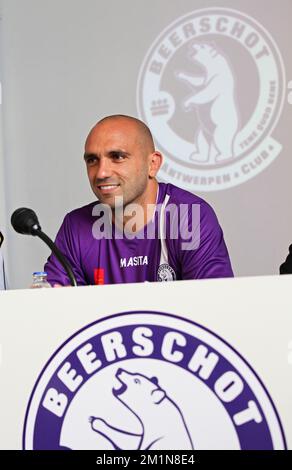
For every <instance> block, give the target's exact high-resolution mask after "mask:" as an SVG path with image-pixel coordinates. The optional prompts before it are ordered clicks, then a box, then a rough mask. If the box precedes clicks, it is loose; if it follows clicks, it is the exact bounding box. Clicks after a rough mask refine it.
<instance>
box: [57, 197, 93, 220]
mask: <svg viewBox="0 0 292 470" xmlns="http://www.w3.org/2000/svg"><path fill="white" fill-rule="evenodd" d="M97 204H100V202H99V201H94V202H90V203H89V204H86V205H85V206H82V207H78V208H77V209H73V210H72V211H70V212H68V213H67V214H66V216H65V219H67V220H70V221H72V222H81V221H86V220H88V221H92V217H93V214H92V212H93V209H94V207H95V206H96V205H97Z"/></svg>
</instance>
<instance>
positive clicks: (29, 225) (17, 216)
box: [11, 207, 41, 235]
mask: <svg viewBox="0 0 292 470" xmlns="http://www.w3.org/2000/svg"><path fill="white" fill-rule="evenodd" d="M11 225H12V227H13V228H14V230H16V232H18V233H22V234H25V235H36V232H37V231H38V230H41V226H40V224H39V221H38V218H37V215H36V213H35V212H34V211H33V210H32V209H27V208H26V207H20V209H16V211H14V212H13V214H12V216H11Z"/></svg>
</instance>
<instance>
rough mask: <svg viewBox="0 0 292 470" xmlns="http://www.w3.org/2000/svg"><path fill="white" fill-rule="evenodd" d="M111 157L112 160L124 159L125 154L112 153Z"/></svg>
mask: <svg viewBox="0 0 292 470" xmlns="http://www.w3.org/2000/svg"><path fill="white" fill-rule="evenodd" d="M112 158H113V160H117V161H122V160H124V158H125V155H124V154H123V153H113V154H112Z"/></svg>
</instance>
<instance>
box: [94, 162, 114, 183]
mask: <svg viewBox="0 0 292 470" xmlns="http://www.w3.org/2000/svg"><path fill="white" fill-rule="evenodd" d="M111 175H112V167H111V161H110V160H109V159H108V158H101V159H100V160H99V164H98V167H97V172H96V175H95V176H96V178H97V179H100V180H102V179H104V178H109V177H110V176H111Z"/></svg>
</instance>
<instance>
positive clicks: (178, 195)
mask: <svg viewBox="0 0 292 470" xmlns="http://www.w3.org/2000/svg"><path fill="white" fill-rule="evenodd" d="M159 188H161V189H162V192H163V193H164V198H163V199H165V197H166V196H169V198H168V204H171V203H173V204H200V205H202V206H209V207H210V205H209V204H208V202H207V201H205V200H204V199H202V198H201V197H199V196H197V195H196V194H193V193H191V192H190V191H186V190H185V189H182V188H179V187H178V186H175V185H173V184H170V183H168V184H165V183H159Z"/></svg>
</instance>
